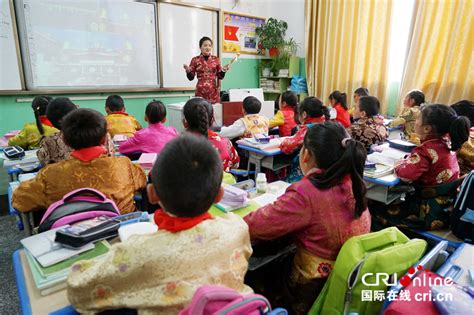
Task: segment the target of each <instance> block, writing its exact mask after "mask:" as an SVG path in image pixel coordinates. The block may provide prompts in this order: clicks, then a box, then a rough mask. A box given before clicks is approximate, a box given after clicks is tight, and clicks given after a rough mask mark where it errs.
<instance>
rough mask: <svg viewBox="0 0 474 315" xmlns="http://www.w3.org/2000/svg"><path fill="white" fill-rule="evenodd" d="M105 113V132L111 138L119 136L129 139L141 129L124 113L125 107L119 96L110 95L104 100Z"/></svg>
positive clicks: (134, 120) (132, 118) (138, 124)
mask: <svg viewBox="0 0 474 315" xmlns="http://www.w3.org/2000/svg"><path fill="white" fill-rule="evenodd" d="M105 111H106V112H107V116H105V119H106V120H107V130H108V131H109V133H110V135H111V136H112V138H113V137H114V136H115V135H119V134H120V135H126V136H127V137H131V136H133V135H134V134H135V132H137V131H138V130H140V129H142V126H141V125H140V123H139V122H138V120H136V119H135V117H133V116H132V115H129V114H127V112H126V111H125V105H124V103H123V99H122V98H121V97H120V95H110V96H109V97H107V99H106V100H105Z"/></svg>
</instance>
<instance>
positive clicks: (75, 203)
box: [38, 188, 120, 233]
mask: <svg viewBox="0 0 474 315" xmlns="http://www.w3.org/2000/svg"><path fill="white" fill-rule="evenodd" d="M101 215H103V216H107V217H111V218H112V217H116V216H118V215H120V211H119V209H118V208H117V206H116V205H115V202H114V201H113V200H111V199H109V198H107V197H106V196H105V195H104V194H103V193H101V192H100V191H98V190H95V189H92V188H80V189H76V190H73V191H71V192H70V193H68V194H66V195H64V197H63V198H62V199H61V200H59V201H56V202H55V203H52V204H51V205H50V206H49V207H48V210H46V213H45V214H44V216H43V218H42V219H41V222H40V225H39V227H38V232H39V233H41V232H44V231H48V230H50V229H54V228H57V227H60V226H63V225H66V224H73V223H75V222H79V221H84V220H87V219H91V218H95V217H98V216H101Z"/></svg>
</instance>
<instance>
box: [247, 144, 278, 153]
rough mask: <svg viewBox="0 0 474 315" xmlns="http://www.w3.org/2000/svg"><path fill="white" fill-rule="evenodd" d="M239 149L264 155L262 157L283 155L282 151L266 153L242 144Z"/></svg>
mask: <svg viewBox="0 0 474 315" xmlns="http://www.w3.org/2000/svg"><path fill="white" fill-rule="evenodd" d="M238 147H239V148H241V149H243V150H246V151H250V152H255V153H259V154H262V155H265V156H275V155H279V154H281V153H282V152H281V150H280V149H276V150H271V151H265V150H261V149H257V148H253V147H249V146H246V145H242V144H239V145H238Z"/></svg>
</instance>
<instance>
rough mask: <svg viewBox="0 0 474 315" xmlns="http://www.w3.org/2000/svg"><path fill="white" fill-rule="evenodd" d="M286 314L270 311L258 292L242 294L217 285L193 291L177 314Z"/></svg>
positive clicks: (283, 311)
mask: <svg viewBox="0 0 474 315" xmlns="http://www.w3.org/2000/svg"><path fill="white" fill-rule="evenodd" d="M240 314H246V315H261V314H266V315H287V314H288V313H287V312H286V310H284V309H281V308H278V309H275V310H273V311H272V308H271V306H270V303H269V302H268V300H267V299H266V298H265V297H264V296H262V295H259V294H248V295H242V294H240V293H239V292H237V291H235V290H233V289H230V288H226V287H222V286H217V285H203V286H202V287H200V288H199V289H198V290H197V291H196V293H194V296H193V299H192V301H191V304H190V305H189V306H188V307H186V308H185V309H184V310H182V311H181V312H179V315H240Z"/></svg>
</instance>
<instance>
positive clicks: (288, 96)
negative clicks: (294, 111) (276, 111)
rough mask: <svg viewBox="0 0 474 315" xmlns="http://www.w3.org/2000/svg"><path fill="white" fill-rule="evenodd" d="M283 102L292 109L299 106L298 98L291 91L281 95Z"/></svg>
mask: <svg viewBox="0 0 474 315" xmlns="http://www.w3.org/2000/svg"><path fill="white" fill-rule="evenodd" d="M281 101H282V102H285V103H286V104H288V106H290V107H296V105H298V97H297V96H296V94H295V93H293V92H291V91H285V92H283V93H282V94H281Z"/></svg>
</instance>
